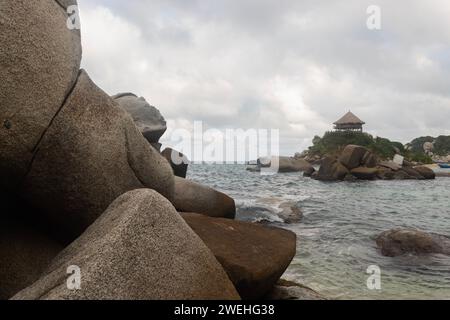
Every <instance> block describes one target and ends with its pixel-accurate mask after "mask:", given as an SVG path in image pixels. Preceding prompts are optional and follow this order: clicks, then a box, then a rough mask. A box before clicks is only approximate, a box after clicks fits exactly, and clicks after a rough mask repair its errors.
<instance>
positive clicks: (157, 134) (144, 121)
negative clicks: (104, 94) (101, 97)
mask: <svg viewBox="0 0 450 320" xmlns="http://www.w3.org/2000/svg"><path fill="white" fill-rule="evenodd" d="M112 98H113V99H114V100H115V101H116V102H117V103H119V105H120V106H121V107H122V108H124V109H125V111H127V112H128V113H129V114H130V115H131V117H132V118H133V120H134V123H135V124H136V126H137V127H138V128H139V130H140V131H141V132H142V134H143V135H144V137H145V138H146V139H147V140H148V142H150V143H155V142H159V139H160V138H161V136H162V135H163V134H164V133H165V132H166V130H167V124H166V121H165V120H164V118H163V116H162V115H161V113H160V112H159V110H158V109H156V108H155V107H154V106H151V105H150V104H149V103H148V102H147V101H145V99H144V98H143V97H140V98H138V97H137V96H136V95H135V94H133V93H120V94H117V95H115V96H113V97H112Z"/></svg>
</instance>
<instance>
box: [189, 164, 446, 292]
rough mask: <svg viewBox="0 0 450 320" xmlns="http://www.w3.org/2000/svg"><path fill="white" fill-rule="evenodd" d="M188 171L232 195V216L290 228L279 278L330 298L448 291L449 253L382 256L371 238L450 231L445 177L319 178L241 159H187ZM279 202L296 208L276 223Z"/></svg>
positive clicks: (190, 176)
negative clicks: (406, 231)
mask: <svg viewBox="0 0 450 320" xmlns="http://www.w3.org/2000/svg"><path fill="white" fill-rule="evenodd" d="M189 178H190V179H193V180H195V181H198V182H200V183H203V184H206V185H209V186H211V187H213V188H216V189H218V190H221V191H223V192H225V193H227V194H229V195H230V196H232V197H233V198H234V199H235V200H236V204H237V207H238V219H242V220H251V221H258V220H265V221H270V222H271V224H273V225H278V226H281V227H283V228H287V229H289V230H292V231H293V232H295V233H296V234H297V255H296V257H295V259H294V261H293V263H292V264H291V266H290V267H289V269H288V270H287V272H286V274H285V276H284V278H286V279H289V280H294V281H297V282H299V283H302V284H304V285H307V286H309V287H311V288H313V289H315V290H316V291H318V292H320V293H321V294H323V295H324V296H326V297H328V298H330V299H450V257H449V256H445V255H437V254H436V255H425V256H414V255H406V256H402V257H396V258H388V257H383V256H382V255H381V254H380V253H379V251H378V250H377V248H376V244H375V238H376V236H377V235H378V234H380V233H381V232H383V231H386V230H389V229H392V228H395V227H415V228H419V229H421V230H424V231H427V232H435V233H440V234H444V235H450V197H449V194H450V193H449V190H450V178H438V179H436V180H434V181H370V182H369V181H367V182H356V183H349V182H339V183H323V182H319V181H315V180H312V179H308V178H303V177H302V176H301V174H299V173H289V174H278V175H274V176H261V175H259V174H258V173H251V172H248V171H246V170H245V166H242V165H192V166H191V167H190V172H189ZM285 202H294V203H295V204H296V205H297V206H298V207H299V208H301V210H302V211H303V214H304V218H303V220H302V221H301V223H297V224H291V225H287V224H284V223H282V220H281V219H280V218H279V216H278V215H277V213H278V212H279V211H280V209H279V208H278V206H279V205H280V204H282V203H285ZM268 241H270V239H268ZM370 265H377V266H379V267H380V268H381V272H382V274H381V290H369V289H368V288H367V285H366V281H367V278H368V277H369V275H368V274H367V273H366V270H367V268H368V267H369V266H370Z"/></svg>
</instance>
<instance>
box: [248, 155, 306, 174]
mask: <svg viewBox="0 0 450 320" xmlns="http://www.w3.org/2000/svg"><path fill="white" fill-rule="evenodd" d="M257 164H258V166H259V167H260V168H269V167H272V168H274V169H278V172H280V173H287V172H300V171H303V172H310V171H311V169H313V170H314V168H313V166H312V165H311V164H310V163H309V162H308V161H306V160H304V159H300V158H291V157H271V158H260V159H258V161H257ZM277 166H278V167H277Z"/></svg>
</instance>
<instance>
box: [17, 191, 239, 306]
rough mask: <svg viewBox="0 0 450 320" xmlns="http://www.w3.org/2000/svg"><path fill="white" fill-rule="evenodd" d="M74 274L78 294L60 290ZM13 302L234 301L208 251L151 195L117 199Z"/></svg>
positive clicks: (142, 193)
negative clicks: (74, 270) (72, 269)
mask: <svg viewBox="0 0 450 320" xmlns="http://www.w3.org/2000/svg"><path fill="white" fill-rule="evenodd" d="M68 266H78V267H79V268H80V271H81V277H82V283H81V289H80V290H69V289H68V288H67V285H66V281H67V277H68V275H67V267H68ZM13 299H15V300H22V299H25V300H34V299H41V300H99V299H107V300H160V299H161V300H166V299H172V300H187V299H189V300H190V299H193V300H195V299H198V300H203V299H217V300H222V299H239V295H238V294H237V292H236V290H235V288H234V287H233V285H232V283H231V282H230V280H229V279H228V277H227V275H226V273H225V272H224V270H223V268H222V267H221V266H220V264H219V263H218V262H217V260H216V259H215V258H214V256H213V255H212V254H211V251H210V250H209V249H208V248H207V247H206V246H205V244H204V243H203V242H202V241H201V240H200V239H199V237H198V236H197V235H195V234H194V232H193V231H192V230H191V229H190V228H189V227H188V226H187V224H186V223H185V222H184V221H183V219H182V218H181V217H180V216H179V214H178V213H177V212H176V210H175V209H174V208H173V207H172V205H171V204H170V202H169V201H168V200H166V199H165V198H163V197H162V196H161V195H159V194H158V193H157V192H155V191H153V190H149V189H140V190H134V191H130V192H128V193H126V194H124V195H122V196H120V197H119V198H118V199H116V200H115V201H114V202H113V203H112V204H111V205H110V207H109V208H108V209H107V210H106V212H105V213H104V214H103V215H101V217H100V218H99V219H98V220H97V221H96V222H95V223H94V224H92V225H91V226H90V227H89V228H88V229H87V230H86V232H85V233H84V234H83V235H82V236H81V237H80V238H78V239H77V240H75V241H74V242H73V243H72V244H71V245H70V246H69V247H67V248H66V249H65V250H64V251H63V252H61V253H60V254H59V255H58V257H56V258H55V260H54V261H53V262H52V264H51V265H50V266H49V268H48V269H47V271H46V272H45V275H44V276H42V277H41V278H40V279H39V280H38V281H37V282H35V283H34V284H33V285H31V286H30V287H28V288H26V289H25V290H23V291H21V292H19V293H18V294H17V295H15V296H14V297H13Z"/></svg>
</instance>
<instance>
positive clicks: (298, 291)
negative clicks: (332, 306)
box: [265, 279, 327, 301]
mask: <svg viewBox="0 0 450 320" xmlns="http://www.w3.org/2000/svg"><path fill="white" fill-rule="evenodd" d="M265 299H267V300H277V301H279V300H281V301H284V300H303V301H315V300H327V299H326V298H325V297H323V296H322V295H321V294H319V293H317V292H316V291H314V290H312V289H311V288H308V287H305V286H303V285H301V284H298V283H295V282H291V281H286V280H283V279H280V281H278V283H277V285H276V286H275V287H274V288H273V289H272V291H271V292H270V293H269V294H268V295H267V296H266V297H265Z"/></svg>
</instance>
